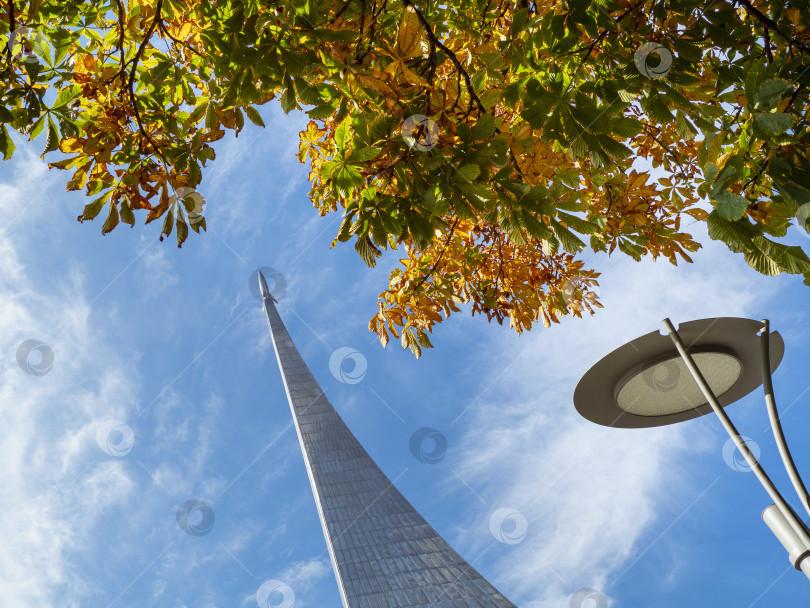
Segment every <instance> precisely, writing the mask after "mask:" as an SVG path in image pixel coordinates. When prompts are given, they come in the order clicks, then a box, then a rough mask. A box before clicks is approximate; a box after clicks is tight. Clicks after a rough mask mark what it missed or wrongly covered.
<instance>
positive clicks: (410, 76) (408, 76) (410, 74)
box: [400, 63, 433, 89]
mask: <svg viewBox="0 0 810 608" xmlns="http://www.w3.org/2000/svg"><path fill="white" fill-rule="evenodd" d="M400 65H401V66H402V73H403V75H404V76H405V80H407V81H408V82H410V83H411V84H418V85H420V86H423V87H425V88H428V89H430V88H433V87H431V86H430V84H429V83H428V82H427V80H425V79H424V78H422V77H421V76H420V75H419V74H417V73H416V72H414V71H413V70H411V69H410V68H408V66H407V65H405V64H404V63H401V64H400Z"/></svg>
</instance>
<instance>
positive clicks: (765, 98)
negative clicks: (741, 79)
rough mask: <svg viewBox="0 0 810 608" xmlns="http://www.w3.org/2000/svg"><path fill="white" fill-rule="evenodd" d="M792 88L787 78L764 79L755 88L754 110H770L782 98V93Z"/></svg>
mask: <svg viewBox="0 0 810 608" xmlns="http://www.w3.org/2000/svg"><path fill="white" fill-rule="evenodd" d="M792 88H793V85H792V84H791V83H789V82H788V81H787V80H782V79H781V78H771V79H770V80H766V81H765V82H763V83H762V84H761V85H759V88H758V89H757V92H756V94H755V95H754V109H755V110H770V109H771V108H772V107H774V106H775V105H776V104H778V103H779V101H780V100H781V99H782V97H783V96H784V94H785V93H786V92H787V91H789V90H790V89H792Z"/></svg>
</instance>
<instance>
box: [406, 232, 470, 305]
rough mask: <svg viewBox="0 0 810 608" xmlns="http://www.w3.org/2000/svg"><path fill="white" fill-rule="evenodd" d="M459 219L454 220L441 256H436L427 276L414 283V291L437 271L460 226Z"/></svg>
mask: <svg viewBox="0 0 810 608" xmlns="http://www.w3.org/2000/svg"><path fill="white" fill-rule="evenodd" d="M458 220H459V218H456V221H455V222H453V225H452V226H451V227H450V232H449V233H448V234H447V240H446V241H445V242H444V247H442V250H441V251H440V252H439V257H437V258H436V261H435V262H434V264H433V266H432V267H431V269H430V270H429V271H428V273H427V274H426V275H425V276H423V277H422V278H421V279H420V280H419V282H418V283H417V284H416V285H414V286H413V287H412V289H413V290H414V291H416V290H417V289H419V288H420V287H421V286H422V285H423V284H424V282H425V281H427V280H428V279H429V278H430V277H431V276H432V275H433V273H434V272H436V268H438V267H439V262H441V261H442V256H443V255H444V252H445V250H446V249H447V246H448V245H450V239H452V238H453V232H455V230H456V226H458Z"/></svg>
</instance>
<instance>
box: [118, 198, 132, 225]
mask: <svg viewBox="0 0 810 608" xmlns="http://www.w3.org/2000/svg"><path fill="white" fill-rule="evenodd" d="M120 212H121V221H122V222H124V223H126V224H129V225H130V226H135V215H134V214H133V213H132V209H131V208H130V206H129V201H127V199H126V198H123V199H121V210H120Z"/></svg>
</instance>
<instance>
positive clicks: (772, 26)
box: [736, 0, 810, 54]
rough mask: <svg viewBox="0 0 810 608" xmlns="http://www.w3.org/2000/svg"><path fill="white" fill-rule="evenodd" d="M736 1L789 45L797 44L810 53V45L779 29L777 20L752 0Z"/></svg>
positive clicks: (800, 48)
mask: <svg viewBox="0 0 810 608" xmlns="http://www.w3.org/2000/svg"><path fill="white" fill-rule="evenodd" d="M736 2H737V3H738V4H740V5H742V7H743V8H744V9H745V12H746V13H748V14H749V15H750V16H751V17H753V18H754V19H756V20H757V21H759V22H760V23H761V24H762V25H763V26H765V28H766V29H769V30H771V31H772V32H775V33H777V34H779V37H780V38H782V39H783V40H784V41H785V42H787V43H788V46H795V47H797V48H799V50H801V51H802V52H803V53H805V54H810V47H808V46H807V45H805V44H804V43H802V42H799V41H797V40H794V39H793V38H791V37H790V36H788V35H787V34H785V33H784V32H783V31H782V30H780V29H779V25H778V24H777V23H776V21H774V20H773V19H771V18H770V17H768V16H767V15H765V14H764V13H762V12H761V11H760V10H759V9H758V8H756V7H755V6H754V5H753V4H751V0H736Z"/></svg>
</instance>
